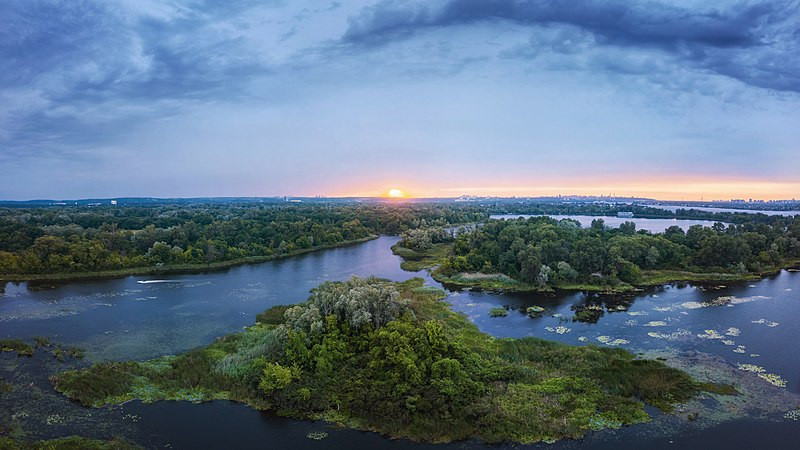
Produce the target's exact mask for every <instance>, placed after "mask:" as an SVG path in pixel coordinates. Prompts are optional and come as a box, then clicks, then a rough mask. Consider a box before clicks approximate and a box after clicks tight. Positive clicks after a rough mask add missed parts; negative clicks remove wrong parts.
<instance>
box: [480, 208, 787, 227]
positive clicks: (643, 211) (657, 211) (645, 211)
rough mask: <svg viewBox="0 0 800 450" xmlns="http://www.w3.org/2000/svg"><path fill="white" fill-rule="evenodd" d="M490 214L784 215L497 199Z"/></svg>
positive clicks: (758, 218) (760, 218)
mask: <svg viewBox="0 0 800 450" xmlns="http://www.w3.org/2000/svg"><path fill="white" fill-rule="evenodd" d="M489 211H490V213H491V214H529V215H587V216H616V215H617V213H619V212H623V211H624V212H632V213H633V214H634V215H635V216H636V217H642V218H667V219H698V220H710V221H716V222H723V223H748V222H760V223H768V224H773V223H780V222H781V221H782V220H783V219H785V218H786V216H769V215H766V214H763V213H759V212H757V211H755V210H752V211H753V212H727V211H721V212H711V211H703V210H699V209H691V208H689V207H686V208H679V209H677V210H676V211H675V212H672V211H669V210H666V209H661V208H654V207H651V206H644V205H617V204H604V203H520V204H507V203H498V204H495V205H492V206H491V207H489Z"/></svg>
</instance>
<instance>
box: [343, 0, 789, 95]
mask: <svg viewBox="0 0 800 450" xmlns="http://www.w3.org/2000/svg"><path fill="white" fill-rule="evenodd" d="M798 5H800V3H798V2H796V1H769V2H766V1H763V2H758V3H737V4H732V5H730V6H727V7H725V8H724V9H711V8H702V9H692V8H688V7H678V6H673V5H667V4H662V3H655V2H641V1H640V2H635V1H627V0H626V1H597V0H574V1H555V0H449V1H445V2H443V3H432V2H423V3H411V2H407V1H404V2H398V1H383V2H381V3H378V4H376V5H374V6H371V7H368V8H365V10H364V11H362V13H361V14H359V15H358V16H356V17H354V18H352V19H351V21H350V26H349V28H348V30H347V31H346V33H345V34H344V37H343V40H344V41H345V42H348V43H351V44H355V45H365V46H375V45H382V44H387V43H390V42H392V41H394V40H397V39H402V38H406V37H409V36H411V35H414V34H415V33H418V32H420V31H423V30H432V29H440V28H446V27H452V26H463V25H470V24H476V23H492V22H510V23H514V24H518V25H523V26H530V27H553V26H568V27H573V28H575V29H577V30H579V31H583V32H588V33H590V34H591V35H592V36H593V38H594V41H595V43H596V45H600V46H618V47H623V48H624V47H636V48H644V49H648V48H649V49H654V50H658V51H661V52H664V53H666V54H668V55H670V56H675V57H677V58H679V59H680V60H681V61H683V63H684V64H686V65H689V66H692V67H696V68H699V69H704V70H710V71H712V72H715V73H718V74H721V75H725V76H729V77H732V78H735V79H738V80H740V81H742V82H744V83H747V84H750V85H754V86H759V87H763V88H768V89H775V90H783V91H796V92H800V63H798V59H800V54H798V25H797V24H798V23H800V22H799V21H800V13H799V11H800V6H798ZM620 67H622V69H623V71H624V70H627V69H625V68H624V65H620Z"/></svg>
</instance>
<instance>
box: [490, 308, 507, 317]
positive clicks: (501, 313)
mask: <svg viewBox="0 0 800 450" xmlns="http://www.w3.org/2000/svg"><path fill="white" fill-rule="evenodd" d="M507 315H508V310H507V309H505V308H492V309H491V310H489V317H505V316H507Z"/></svg>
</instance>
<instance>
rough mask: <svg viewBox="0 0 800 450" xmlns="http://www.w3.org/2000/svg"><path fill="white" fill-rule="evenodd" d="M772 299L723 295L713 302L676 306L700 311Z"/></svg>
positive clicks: (755, 296)
mask: <svg viewBox="0 0 800 450" xmlns="http://www.w3.org/2000/svg"><path fill="white" fill-rule="evenodd" d="M770 298H772V297H766V296H763V295H754V296H751V297H736V296H733V295H723V296H721V297H717V298H715V299H713V300H709V301H705V302H683V303H681V304H679V305H678V307H679V308H683V309H700V308H709V307H714V306H733V305H740V304H742V303H750V302H754V301H756V300H769V299H770Z"/></svg>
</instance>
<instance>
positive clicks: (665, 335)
mask: <svg viewBox="0 0 800 450" xmlns="http://www.w3.org/2000/svg"><path fill="white" fill-rule="evenodd" d="M647 335H648V336H650V337H651V338H656V339H665V340H668V341H674V340H677V339H680V338H683V337H686V336H691V335H692V332H691V331H689V330H684V329H682V328H678V330H677V331H674V332H672V333H661V332H658V331H651V332H649V333H647Z"/></svg>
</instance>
